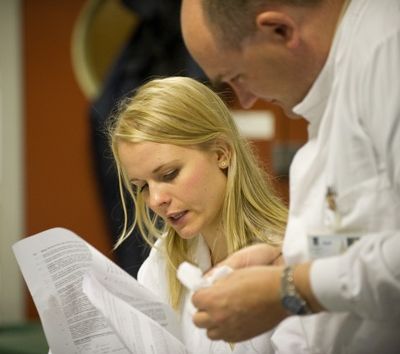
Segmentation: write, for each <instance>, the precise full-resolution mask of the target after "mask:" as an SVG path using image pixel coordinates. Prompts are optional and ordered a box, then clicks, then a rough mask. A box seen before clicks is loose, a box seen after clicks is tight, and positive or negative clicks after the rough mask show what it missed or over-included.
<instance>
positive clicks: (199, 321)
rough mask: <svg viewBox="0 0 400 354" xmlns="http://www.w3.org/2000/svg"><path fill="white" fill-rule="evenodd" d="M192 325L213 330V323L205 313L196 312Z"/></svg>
mask: <svg viewBox="0 0 400 354" xmlns="http://www.w3.org/2000/svg"><path fill="white" fill-rule="evenodd" d="M193 323H194V324H195V325H196V326H197V327H199V328H207V329H210V328H214V322H213V320H212V319H211V317H210V315H209V314H208V313H207V312H206V311H197V312H196V313H195V314H194V315H193Z"/></svg>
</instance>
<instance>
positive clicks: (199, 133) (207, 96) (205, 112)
mask: <svg viewBox="0 0 400 354" xmlns="http://www.w3.org/2000/svg"><path fill="white" fill-rule="evenodd" d="M218 139H221V140H222V141H224V142H225V144H226V145H227V146H229V147H230V153H231V156H230V163H229V168H228V171H227V184H226V195H225V200H224V204H223V210H222V220H223V222H222V224H223V225H222V226H223V230H224V235H225V237H226V243H227V249H228V254H231V253H233V252H234V251H237V250H239V249H240V248H243V247H245V246H247V245H249V244H252V243H255V242H267V243H269V244H271V245H276V246H278V245H280V244H281V242H282V237H283V233H284V229H285V225H286V217H287V211H286V208H285V206H284V205H283V204H282V202H281V201H280V200H279V198H277V196H276V195H275V193H274V192H273V190H272V188H271V185H270V183H269V182H268V179H267V176H266V174H265V172H264V170H263V169H262V168H261V167H260V164H259V163H258V162H257V160H256V158H255V155H254V154H253V152H252V150H251V146H250V145H249V143H248V142H247V141H246V140H245V139H243V138H241V137H240V135H239V132H238V130H237V127H236V125H235V123H234V120H233V118H232V116H231V114H230V112H229V110H228V108H227V107H226V106H225V104H224V103H223V101H222V100H221V99H220V98H219V97H218V95H217V94H215V93H214V92H213V91H211V90H210V89H209V88H208V87H206V86H205V85H203V84H201V83H199V82H197V81H195V80H193V79H190V78H185V77H169V78H165V79H155V80H152V81H150V82H148V83H147V84H145V85H143V86H142V87H140V88H139V89H138V90H137V91H136V93H135V94H134V95H133V97H132V98H129V99H127V100H126V101H125V102H123V104H122V105H121V107H120V110H119V113H117V115H116V117H115V120H114V122H113V124H112V126H111V127H110V141H111V147H112V151H113V154H114V158H115V161H116V167H117V171H118V176H119V181H120V194H121V199H122V203H123V209H124V215H125V223H124V227H123V231H122V234H121V236H120V239H119V241H118V243H117V246H118V245H119V244H120V243H121V242H123V240H125V239H126V238H127V237H128V236H129V234H130V233H131V232H132V229H133V228H134V227H135V226H136V225H137V226H138V227H139V229H140V231H141V233H142V235H143V237H144V238H145V240H146V241H147V242H148V243H149V244H150V245H152V246H154V240H155V239H158V238H160V237H162V236H163V235H164V237H165V241H166V257H167V259H168V261H169V262H168V269H167V273H168V281H169V287H170V289H169V290H170V300H171V304H172V306H174V307H175V308H178V307H179V303H180V299H181V295H182V291H183V289H182V286H181V284H180V282H179V281H178V280H177V278H176V269H177V267H178V266H179V264H180V263H181V262H182V261H185V260H186V261H191V262H194V260H193V259H192V256H191V245H192V244H191V242H192V241H188V240H184V239H182V238H181V237H179V235H178V234H177V233H176V231H175V230H174V229H173V228H172V227H170V226H169V225H168V224H162V223H160V222H159V221H160V220H159V218H158V217H157V215H153V216H152V214H151V212H150V210H149V208H148V207H147V206H146V205H145V203H144V200H143V198H142V196H141V193H137V194H136V193H135V192H134V191H133V189H132V186H131V184H130V183H129V180H128V177H127V176H126V175H125V172H124V170H123V167H122V166H121V164H120V162H119V157H118V144H119V142H129V143H138V142H143V141H150V142H155V143H162V144H173V145H179V146H189V145H190V146H195V147H197V148H199V149H203V150H209V149H211V148H212V147H213V146H215V142H216V141H217V140H218ZM124 188H126V189H127V191H128V192H129V194H130V196H131V198H132V200H133V202H134V206H135V210H136V212H135V215H134V218H133V223H132V225H128V221H127V220H128V215H127V208H126V204H125V201H124Z"/></svg>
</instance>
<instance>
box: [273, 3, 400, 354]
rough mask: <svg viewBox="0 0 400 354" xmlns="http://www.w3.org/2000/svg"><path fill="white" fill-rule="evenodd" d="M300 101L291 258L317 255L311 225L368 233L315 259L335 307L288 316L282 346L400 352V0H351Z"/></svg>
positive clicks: (287, 248)
mask: <svg viewBox="0 0 400 354" xmlns="http://www.w3.org/2000/svg"><path fill="white" fill-rule="evenodd" d="M295 111H296V113H298V114H300V115H302V116H304V117H306V118H307V120H309V123H310V124H309V128H308V129H309V141H308V142H307V144H306V145H305V146H304V147H302V148H301V149H300V150H299V152H298V153H297V154H296V156H295V159H294V161H293V163H292V166H291V170H290V196H291V200H290V203H291V204H290V215H289V221H288V227H287V232H286V236H285V241H284V246H283V252H284V257H285V260H286V262H287V263H289V264H295V263H300V262H304V261H307V260H308V259H310V246H309V244H308V239H307V237H308V235H315V234H327V233H331V234H334V235H340V234H345V233H348V234H355V235H358V236H360V241H358V242H356V243H355V244H353V245H352V246H351V247H349V248H348V250H347V251H345V252H344V253H343V254H341V255H339V254H338V255H337V256H332V257H328V258H322V259H318V260H317V261H315V262H314V263H313V265H312V268H311V284H312V288H313V290H314V292H315V294H316V296H317V298H318V299H319V301H320V302H321V303H322V304H323V305H324V306H325V308H327V309H328V310H329V311H330V312H329V313H328V312H326V313H322V314H317V315H312V316H305V317H291V318H289V319H287V320H285V321H284V322H282V324H281V325H280V326H279V327H278V328H277V330H276V331H275V333H274V335H273V337H272V340H273V342H274V345H275V346H276V347H277V352H278V353H290V354H292V353H301V352H303V353H321V354H329V353H335V354H338V353H351V354H368V353H373V354H376V353H379V354H386V353H400V156H398V154H400V1H399V0H380V1H377V0H352V1H351V2H350V4H349V7H348V9H347V11H346V14H345V16H344V17H343V20H342V22H341V24H340V26H339V28H338V31H337V33H336V36H335V39H334V43H333V47H332V49H331V52H330V54H329V58H328V61H327V63H326V65H325V66H324V68H323V71H322V72H321V74H320V76H319V77H318V79H317V81H316V82H315V84H314V85H313V87H312V88H311V90H310V92H309V93H308V95H307V97H306V98H305V99H304V100H303V102H301V103H300V104H299V105H298V106H297V107H296V108H295ZM328 187H330V188H331V190H333V191H334V192H335V193H336V195H335V196H334V198H333V199H334V201H335V203H336V207H332V205H331V207H329V204H328V202H327V199H326V195H327V190H328Z"/></svg>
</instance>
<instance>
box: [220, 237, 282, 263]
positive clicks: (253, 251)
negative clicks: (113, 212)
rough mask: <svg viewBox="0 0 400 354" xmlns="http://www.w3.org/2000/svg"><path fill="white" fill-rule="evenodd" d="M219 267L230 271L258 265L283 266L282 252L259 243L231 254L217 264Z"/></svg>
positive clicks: (278, 248)
mask: <svg viewBox="0 0 400 354" xmlns="http://www.w3.org/2000/svg"><path fill="white" fill-rule="evenodd" d="M220 265H227V266H229V267H231V268H232V269H240V268H245V267H250V266H258V265H283V260H282V252H281V248H280V247H273V246H270V245H268V244H266V243H259V244H256V245H253V246H249V247H246V248H242V249H241V250H239V251H237V252H235V253H233V254H232V255H230V256H229V257H228V258H226V259H225V260H224V261H222V262H220V263H218V266H220Z"/></svg>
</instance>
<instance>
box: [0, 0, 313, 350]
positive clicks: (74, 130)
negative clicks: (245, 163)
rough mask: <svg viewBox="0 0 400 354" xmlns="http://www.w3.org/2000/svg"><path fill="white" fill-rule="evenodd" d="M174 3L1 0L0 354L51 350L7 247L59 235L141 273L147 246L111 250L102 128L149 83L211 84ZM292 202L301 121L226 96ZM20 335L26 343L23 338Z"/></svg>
mask: <svg viewBox="0 0 400 354" xmlns="http://www.w3.org/2000/svg"><path fill="white" fill-rule="evenodd" d="M179 6H180V1H179V0H176V1H172V0H170V1H168V2H167V1H162V0H151V1H150V0H146V1H139V0H136V1H135V0H130V1H129V0H125V1H123V0H69V1H54V0H35V1H32V0H0V354H1V353H7V354H12V353H21V354H23V353H43V352H45V351H46V350H47V346H46V341H45V339H44V337H43V333H42V330H41V326H40V323H39V322H38V315H37V312H36V310H35V307H34V305H33V302H32V300H31V297H30V295H29V293H28V292H27V290H26V288H25V285H24V282H23V280H22V278H21V275H20V272H19V269H18V266H17V264H16V262H15V259H14V255H13V253H12V251H11V245H12V244H13V243H15V242H16V241H18V240H19V239H21V238H23V237H25V236H29V235H33V234H35V233H38V232H41V231H43V230H46V229H49V228H52V227H57V226H61V227H65V228H68V229H70V230H72V231H73V232H75V233H77V234H78V235H80V236H81V237H82V238H84V239H85V240H87V241H88V242H89V243H91V244H92V245H93V246H94V247H96V248H97V249H99V250H100V251H101V252H102V253H104V254H105V255H106V256H108V257H109V258H110V259H112V260H114V261H115V262H116V263H118V264H119V265H120V266H121V267H123V268H124V269H125V270H127V271H128V272H129V273H130V274H132V276H136V273H137V269H138V268H139V266H140V264H141V262H142V260H143V258H144V257H145V256H146V253H147V250H146V248H145V247H144V246H143V244H142V242H141V241H140V238H139V237H135V235H134V237H132V238H131V239H130V240H129V241H128V242H127V244H126V245H124V246H123V247H122V248H121V249H119V250H118V251H117V252H113V251H112V245H113V242H115V240H116V237H117V236H118V231H119V227H120V221H121V215H120V212H119V207H118V203H119V202H118V196H117V194H116V183H115V173H114V171H113V168H112V163H111V161H110V156H109V151H108V150H107V143H106V140H105V136H104V134H102V132H103V130H104V124H105V123H106V121H107V117H108V116H109V114H110V113H111V112H112V109H113V108H114V106H115V103H116V102H118V100H119V99H121V98H122V97H123V96H124V95H126V94H128V93H129V92H130V91H131V90H132V89H134V88H135V87H137V86H138V85H140V84H141V83H143V82H144V81H146V80H148V79H149V78H151V77H155V76H166V75H185V76H191V77H195V78H197V79H199V80H201V81H205V80H206V78H205V77H204V74H203V73H202V71H201V70H200V69H199V68H198V67H197V66H196V64H195V63H194V62H193V61H192V60H191V58H190V56H189V55H188V53H187V52H186V50H185V48H184V46H183V43H182V40H181V37H180V32H179ZM227 102H228V104H229V105H230V106H231V108H232V111H233V113H234V116H235V118H236V120H237V123H238V124H239V127H240V129H241V131H242V134H243V135H245V136H246V137H248V138H249V139H250V140H251V141H252V142H253V143H254V146H255V148H256V150H257V152H258V153H259V155H260V158H261V159H262V160H263V162H264V164H265V168H266V169H267V170H268V172H269V173H270V174H271V175H272V176H273V177H274V181H275V185H276V188H277V190H278V191H279V193H280V194H281V196H282V198H283V199H285V200H286V201H288V177H287V176H288V167H289V164H290V161H291V159H292V157H293V154H294V152H295V151H296V150H297V149H298V148H299V147H300V146H301V145H302V144H303V143H304V142H305V140H306V128H305V122H304V121H302V120H289V119H287V118H286V117H284V116H283V113H282V112H281V110H280V109H279V108H277V107H274V106H271V105H268V104H265V103H261V102H260V103H257V105H256V106H255V107H254V109H253V110H251V111H242V110H240V109H239V107H238V105H237V103H236V101H235V99H234V98H233V96H229V97H228V99H227ZM22 339H23V340H22Z"/></svg>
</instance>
